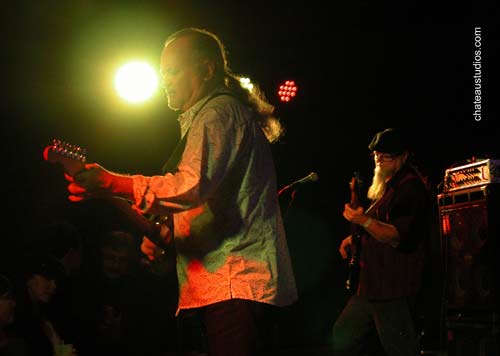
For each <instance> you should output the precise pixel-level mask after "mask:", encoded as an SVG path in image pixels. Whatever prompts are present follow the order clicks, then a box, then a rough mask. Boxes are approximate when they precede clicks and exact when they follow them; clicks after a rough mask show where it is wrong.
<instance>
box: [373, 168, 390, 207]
mask: <svg viewBox="0 0 500 356" xmlns="http://www.w3.org/2000/svg"><path fill="white" fill-rule="evenodd" d="M390 173H391V172H389V171H387V170H383V169H382V168H380V166H375V169H374V170H373V179H372V185H370V188H368V194H367V196H368V199H371V200H372V201H375V200H378V199H380V198H382V196H383V195H384V193H385V189H386V188H387V177H389V176H390Z"/></svg>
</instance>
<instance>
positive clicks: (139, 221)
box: [43, 140, 176, 275]
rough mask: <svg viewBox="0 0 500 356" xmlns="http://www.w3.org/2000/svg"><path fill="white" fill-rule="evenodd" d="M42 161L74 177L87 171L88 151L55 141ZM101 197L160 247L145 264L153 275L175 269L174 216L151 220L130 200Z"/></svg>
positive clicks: (151, 217)
mask: <svg viewBox="0 0 500 356" xmlns="http://www.w3.org/2000/svg"><path fill="white" fill-rule="evenodd" d="M43 158H44V159H45V160H46V161H47V162H51V163H55V164H59V165H61V166H62V168H63V170H64V172H65V173H66V174H69V175H70V176H74V175H75V174H77V173H78V172H79V171H81V170H83V169H84V168H85V162H86V150H85V149H82V148H81V147H79V146H75V145H72V144H69V143H66V142H63V141H60V140H53V142H52V145H50V146H47V147H45V149H44V151H43ZM99 198H100V199H103V200H105V201H106V203H108V204H110V205H112V206H113V207H115V208H117V209H118V210H119V211H120V212H121V213H122V215H123V216H124V217H125V218H126V220H127V221H128V222H130V223H131V224H132V225H133V226H134V228H136V229H137V230H138V231H139V232H140V233H142V234H143V235H145V237H147V238H148V239H149V240H150V241H151V242H153V243H154V244H155V245H156V246H157V247H158V249H157V250H156V252H155V256H154V259H153V260H152V261H150V260H149V259H147V258H145V262H146V264H147V265H148V266H149V267H150V270H151V271H152V272H153V273H154V274H156V275H165V274H167V273H170V272H172V270H174V269H175V259H176V253H175V248H174V242H173V240H174V239H173V218H172V216H161V217H159V216H154V215H152V216H150V217H149V219H148V218H147V217H145V216H143V215H141V214H139V213H138V212H137V211H136V210H134V209H133V208H132V206H131V203H130V201H128V200H126V199H123V198H120V197H114V196H100V197H99Z"/></svg>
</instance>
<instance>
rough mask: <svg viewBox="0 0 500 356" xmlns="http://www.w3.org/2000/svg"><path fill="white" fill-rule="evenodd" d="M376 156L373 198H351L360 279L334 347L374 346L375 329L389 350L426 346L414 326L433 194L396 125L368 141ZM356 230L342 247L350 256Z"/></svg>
mask: <svg viewBox="0 0 500 356" xmlns="http://www.w3.org/2000/svg"><path fill="white" fill-rule="evenodd" d="M368 148H369V150H370V151H371V154H372V156H373V160H374V163H375V170H374V176H373V180H372V184H371V186H370V187H369V189H368V198H369V199H370V200H371V202H372V205H371V206H370V207H368V208H367V209H366V210H365V208H363V207H362V206H358V207H353V206H351V204H346V205H345V207H344V212H343V216H344V218H345V219H347V220H348V221H349V222H350V223H352V224H356V225H358V226H359V227H360V228H361V229H362V230H363V231H362V232H361V246H362V248H361V254H360V256H359V281H358V285H357V289H356V291H355V294H354V295H352V296H351V297H350V298H349V300H348V302H347V305H346V306H345V308H344V309H343V310H342V312H341V314H340V315H339V317H338V319H337V320H336V322H335V325H334V328H333V348H334V351H335V355H338V356H340V355H350V356H356V355H364V354H365V353H366V352H370V351H375V348H374V346H373V345H371V344H368V343H367V340H372V339H373V338H370V337H369V336H370V335H372V336H376V337H377V339H378V341H379V346H381V347H382V348H383V350H384V351H385V353H386V354H387V355H389V356H416V355H419V354H420V351H419V343H418V338H417V334H416V332H415V327H414V319H413V318H414V305H415V298H416V296H417V293H418V291H419V289H420V286H421V277H422V269H423V266H424V260H425V256H426V253H425V251H426V245H427V238H428V232H429V224H430V220H429V216H428V214H429V211H430V210H431V209H430V199H429V194H428V190H427V187H426V184H425V182H424V180H423V179H422V176H421V175H420V174H419V172H418V170H416V168H415V167H414V166H413V165H412V164H411V163H410V151H409V147H408V141H407V140H405V138H404V137H403V136H402V134H401V132H400V131H398V130H397V129H392V128H390V129H386V130H383V131H381V132H378V133H377V134H376V135H375V136H374V138H373V140H372V141H371V143H370V144H369V146H368ZM352 245H353V236H351V235H350V236H348V237H347V238H345V239H344V240H343V241H342V243H341V245H340V249H339V251H340V254H341V255H342V257H343V258H345V259H347V258H348V257H349V256H350V254H349V253H350V251H351V249H352Z"/></svg>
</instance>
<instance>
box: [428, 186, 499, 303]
mask: <svg viewBox="0 0 500 356" xmlns="http://www.w3.org/2000/svg"><path fill="white" fill-rule="evenodd" d="M496 188H497V186H496V185H484V186H481V187H474V188H470V189H466V190H460V191H457V192H448V193H443V194H439V195H438V197H437V198H438V207H439V220H440V239H441V240H440V244H441V252H442V261H443V269H444V271H445V272H444V278H445V279H446V280H445V281H444V284H445V296H444V298H445V304H446V308H447V310H450V309H453V310H464V311H468V310H477V311H485V310H486V311H497V310H498V304H497V303H498V301H497V299H498V297H499V295H498V292H499V282H498V280H499V276H500V271H499V265H500V262H499V258H500V256H499V250H498V247H499V243H498V238H499V237H498V231H500V230H499V229H498V226H499V221H500V214H499V212H500V210H499V194H498V190H497V189H496Z"/></svg>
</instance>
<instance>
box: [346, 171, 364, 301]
mask: <svg viewBox="0 0 500 356" xmlns="http://www.w3.org/2000/svg"><path fill="white" fill-rule="evenodd" d="M349 188H350V191H351V201H350V202H349V205H350V206H351V208H353V209H356V208H357V207H358V206H359V205H360V202H359V196H360V190H361V180H360V178H359V173H358V172H355V173H354V175H353V177H352V178H351V181H350V182H349ZM361 232H362V231H361V227H360V226H359V225H358V224H351V241H352V243H351V248H350V253H351V258H350V260H349V274H348V277H347V280H346V284H345V287H346V289H347V290H349V291H352V292H354V293H355V292H356V289H357V287H358V279H359V259H360V256H361Z"/></svg>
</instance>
